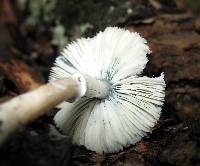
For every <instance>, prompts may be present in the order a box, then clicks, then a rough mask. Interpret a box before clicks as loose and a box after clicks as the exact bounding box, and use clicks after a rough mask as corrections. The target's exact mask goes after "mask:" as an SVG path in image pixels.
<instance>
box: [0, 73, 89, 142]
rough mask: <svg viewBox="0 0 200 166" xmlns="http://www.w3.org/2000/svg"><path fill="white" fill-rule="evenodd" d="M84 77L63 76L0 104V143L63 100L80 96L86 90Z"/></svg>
mask: <svg viewBox="0 0 200 166" xmlns="http://www.w3.org/2000/svg"><path fill="white" fill-rule="evenodd" d="M83 79H84V78H82V77H81V76H79V75H78V76H75V78H64V79H60V80H57V81H53V82H50V83H48V84H46V85H43V86H41V87H39V88H38V89H35V90H33V91H31V92H28V93H25V94H22V95H19V96H17V97H15V98H13V99H11V100H10V101H8V102H5V103H3V104H2V105H0V143H2V142H3V141H4V140H5V138H7V136H8V135H9V134H11V133H13V132H14V131H15V130H17V129H18V128H19V127H21V126H22V125H25V124H27V123H29V122H31V121H33V120H35V119H36V118H38V117H40V116H41V115H43V114H44V113H45V112H47V111H48V110H50V109H52V108H53V107H55V106H56V105H57V104H59V103H61V102H62V101H64V100H67V101H71V100H72V99H76V98H79V97H82V96H83V95H84V93H85V91H86V88H85V87H84V86H85V84H84V85H82V82H81V81H84V83H85V80H83Z"/></svg>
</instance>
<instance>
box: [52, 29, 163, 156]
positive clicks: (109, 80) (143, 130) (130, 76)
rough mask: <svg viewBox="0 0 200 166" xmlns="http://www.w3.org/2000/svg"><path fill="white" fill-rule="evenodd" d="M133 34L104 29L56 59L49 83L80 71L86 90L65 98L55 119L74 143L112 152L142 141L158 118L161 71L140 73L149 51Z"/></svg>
mask: <svg viewBox="0 0 200 166" xmlns="http://www.w3.org/2000/svg"><path fill="white" fill-rule="evenodd" d="M146 43H147V42H146V40H145V39H144V38H142V37H141V36H140V35H139V34H138V33H136V32H129V31H128V30H125V29H121V28H117V27H108V28H106V29H105V30H104V31H103V32H99V33H98V34H97V35H96V36H95V37H93V38H82V39H78V40H77V41H76V42H73V43H71V44H69V45H68V46H67V47H66V48H65V49H64V50H63V52H62V55H61V56H59V57H58V58H57V59H56V61H55V66H54V67H52V70H51V74H50V81H54V80H57V79H61V78H65V77H72V76H74V75H76V74H77V73H78V74H79V76H80V77H79V78H80V79H82V80H83V81H82V82H84V81H85V83H84V85H85V86H86V88H85V90H83V91H84V92H85V94H84V95H83V97H80V98H79V99H77V100H76V101H75V102H73V103H68V102H65V101H64V102H63V103H62V104H60V105H59V106H58V107H59V108H61V110H60V111H59V112H58V113H57V114H56V115H55V117H54V120H55V124H56V125H57V127H59V128H60V129H61V130H62V131H63V133H64V134H66V135H69V136H70V137H71V138H72V141H73V143H74V144H77V145H84V146H85V147H86V148H87V149H90V150H92V151H96V152H97V153H101V154H102V153H113V152H118V151H120V150H122V149H123V148H124V147H128V146H129V145H131V144H135V143H136V142H138V141H140V140H141V139H142V138H143V137H144V136H146V135H147V133H148V132H151V130H152V128H153V127H154V125H155V124H156V122H157V121H158V119H159V117H160V114H161V107H162V105H163V101H164V97H165V93H164V90H165V81H164V74H163V73H162V74H161V76H160V77H154V78H149V77H146V76H140V75H141V74H142V72H143V69H144V68H145V65H146V63H147V62H148V59H147V54H150V53H151V51H150V49H149V47H148V46H147V45H146Z"/></svg>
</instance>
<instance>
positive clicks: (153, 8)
mask: <svg viewBox="0 0 200 166" xmlns="http://www.w3.org/2000/svg"><path fill="white" fill-rule="evenodd" d="M107 26H119V27H123V28H126V29H128V30H130V31H137V32H139V33H140V34H141V35H142V36H143V37H144V38H146V39H147V41H148V44H149V46H150V48H151V50H152V54H151V55H150V56H149V62H148V64H147V68H146V69H145V71H144V74H145V75H147V76H150V77H152V76H158V75H160V73H161V72H164V73H165V80H166V83H167V89H166V98H165V100H166V101H165V105H164V107H163V113H162V116H161V119H160V121H159V123H158V124H157V126H155V129H154V130H153V132H152V133H151V134H150V135H149V136H147V137H145V138H144V139H143V140H142V141H140V142H139V143H137V144H136V145H133V146H131V147H129V148H126V149H124V151H122V152H119V153H117V154H108V155H98V154H96V153H94V152H91V151H87V150H86V149H85V148H84V147H77V146H74V145H71V143H70V140H69V138H68V137H66V136H63V135H62V134H61V133H60V132H59V131H58V130H57V129H56V128H55V126H54V123H53V122H52V118H53V114H54V113H53V112H55V111H56V110H52V111H51V112H50V113H49V114H47V115H45V116H43V117H42V118H40V119H38V120H37V121H36V122H34V123H32V124H30V125H28V126H26V127H24V128H23V129H21V130H20V131H19V132H18V133H16V134H15V135H14V136H13V137H12V138H10V140H8V141H7V142H6V143H5V144H4V145H3V146H2V147H1V148H0V165H1V166H11V165H22V164H23V165H24V166H26V165H27V166H35V165H37V166H47V165H48V166H60V165H61V166H66V165H126V166H131V165H138V166H140V165H141V166H142V165H200V109H199V108H200V102H199V101H200V100H199V99H200V87H199V85H200V84H199V81H200V74H199V71H200V0H101V1H98V0H84V1H81V0H0V102H3V101H6V100H8V99H10V98H12V97H14V96H17V95H19V94H21V93H24V92H27V91H30V90H32V89H34V88H37V87H39V86H40V85H42V84H44V83H46V82H47V81H48V74H49V71H50V68H51V66H52V65H53V62H54V60H55V58H56V57H57V56H58V55H59V52H60V50H61V49H62V48H63V47H65V46H66V45H67V44H68V43H70V42H71V41H73V40H76V39H77V38H80V37H92V36H94V35H95V34H96V33H97V32H98V31H100V30H104V29H105V27H107ZM133 61H134V59H132V60H130V63H133Z"/></svg>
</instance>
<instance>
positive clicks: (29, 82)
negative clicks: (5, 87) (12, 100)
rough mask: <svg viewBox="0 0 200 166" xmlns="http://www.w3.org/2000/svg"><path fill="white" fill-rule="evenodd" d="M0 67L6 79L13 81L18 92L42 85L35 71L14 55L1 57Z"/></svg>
mask: <svg viewBox="0 0 200 166" xmlns="http://www.w3.org/2000/svg"><path fill="white" fill-rule="evenodd" d="M5 59H6V60H5ZM0 69H1V70H2V71H3V73H4V74H5V77H6V79H7V80H9V81H11V82H12V83H14V85H15V86H16V88H17V89H16V90H17V92H18V93H24V92H27V91H30V90H32V89H35V88H37V87H39V86H41V85H42V81H41V80H40V79H39V78H38V76H37V75H36V72H35V71H34V70H33V69H31V68H30V67H28V66H27V65H26V64H25V63H23V62H22V61H20V60H17V59H16V58H14V57H10V58H5V57H2V58H1V59H0Z"/></svg>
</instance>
